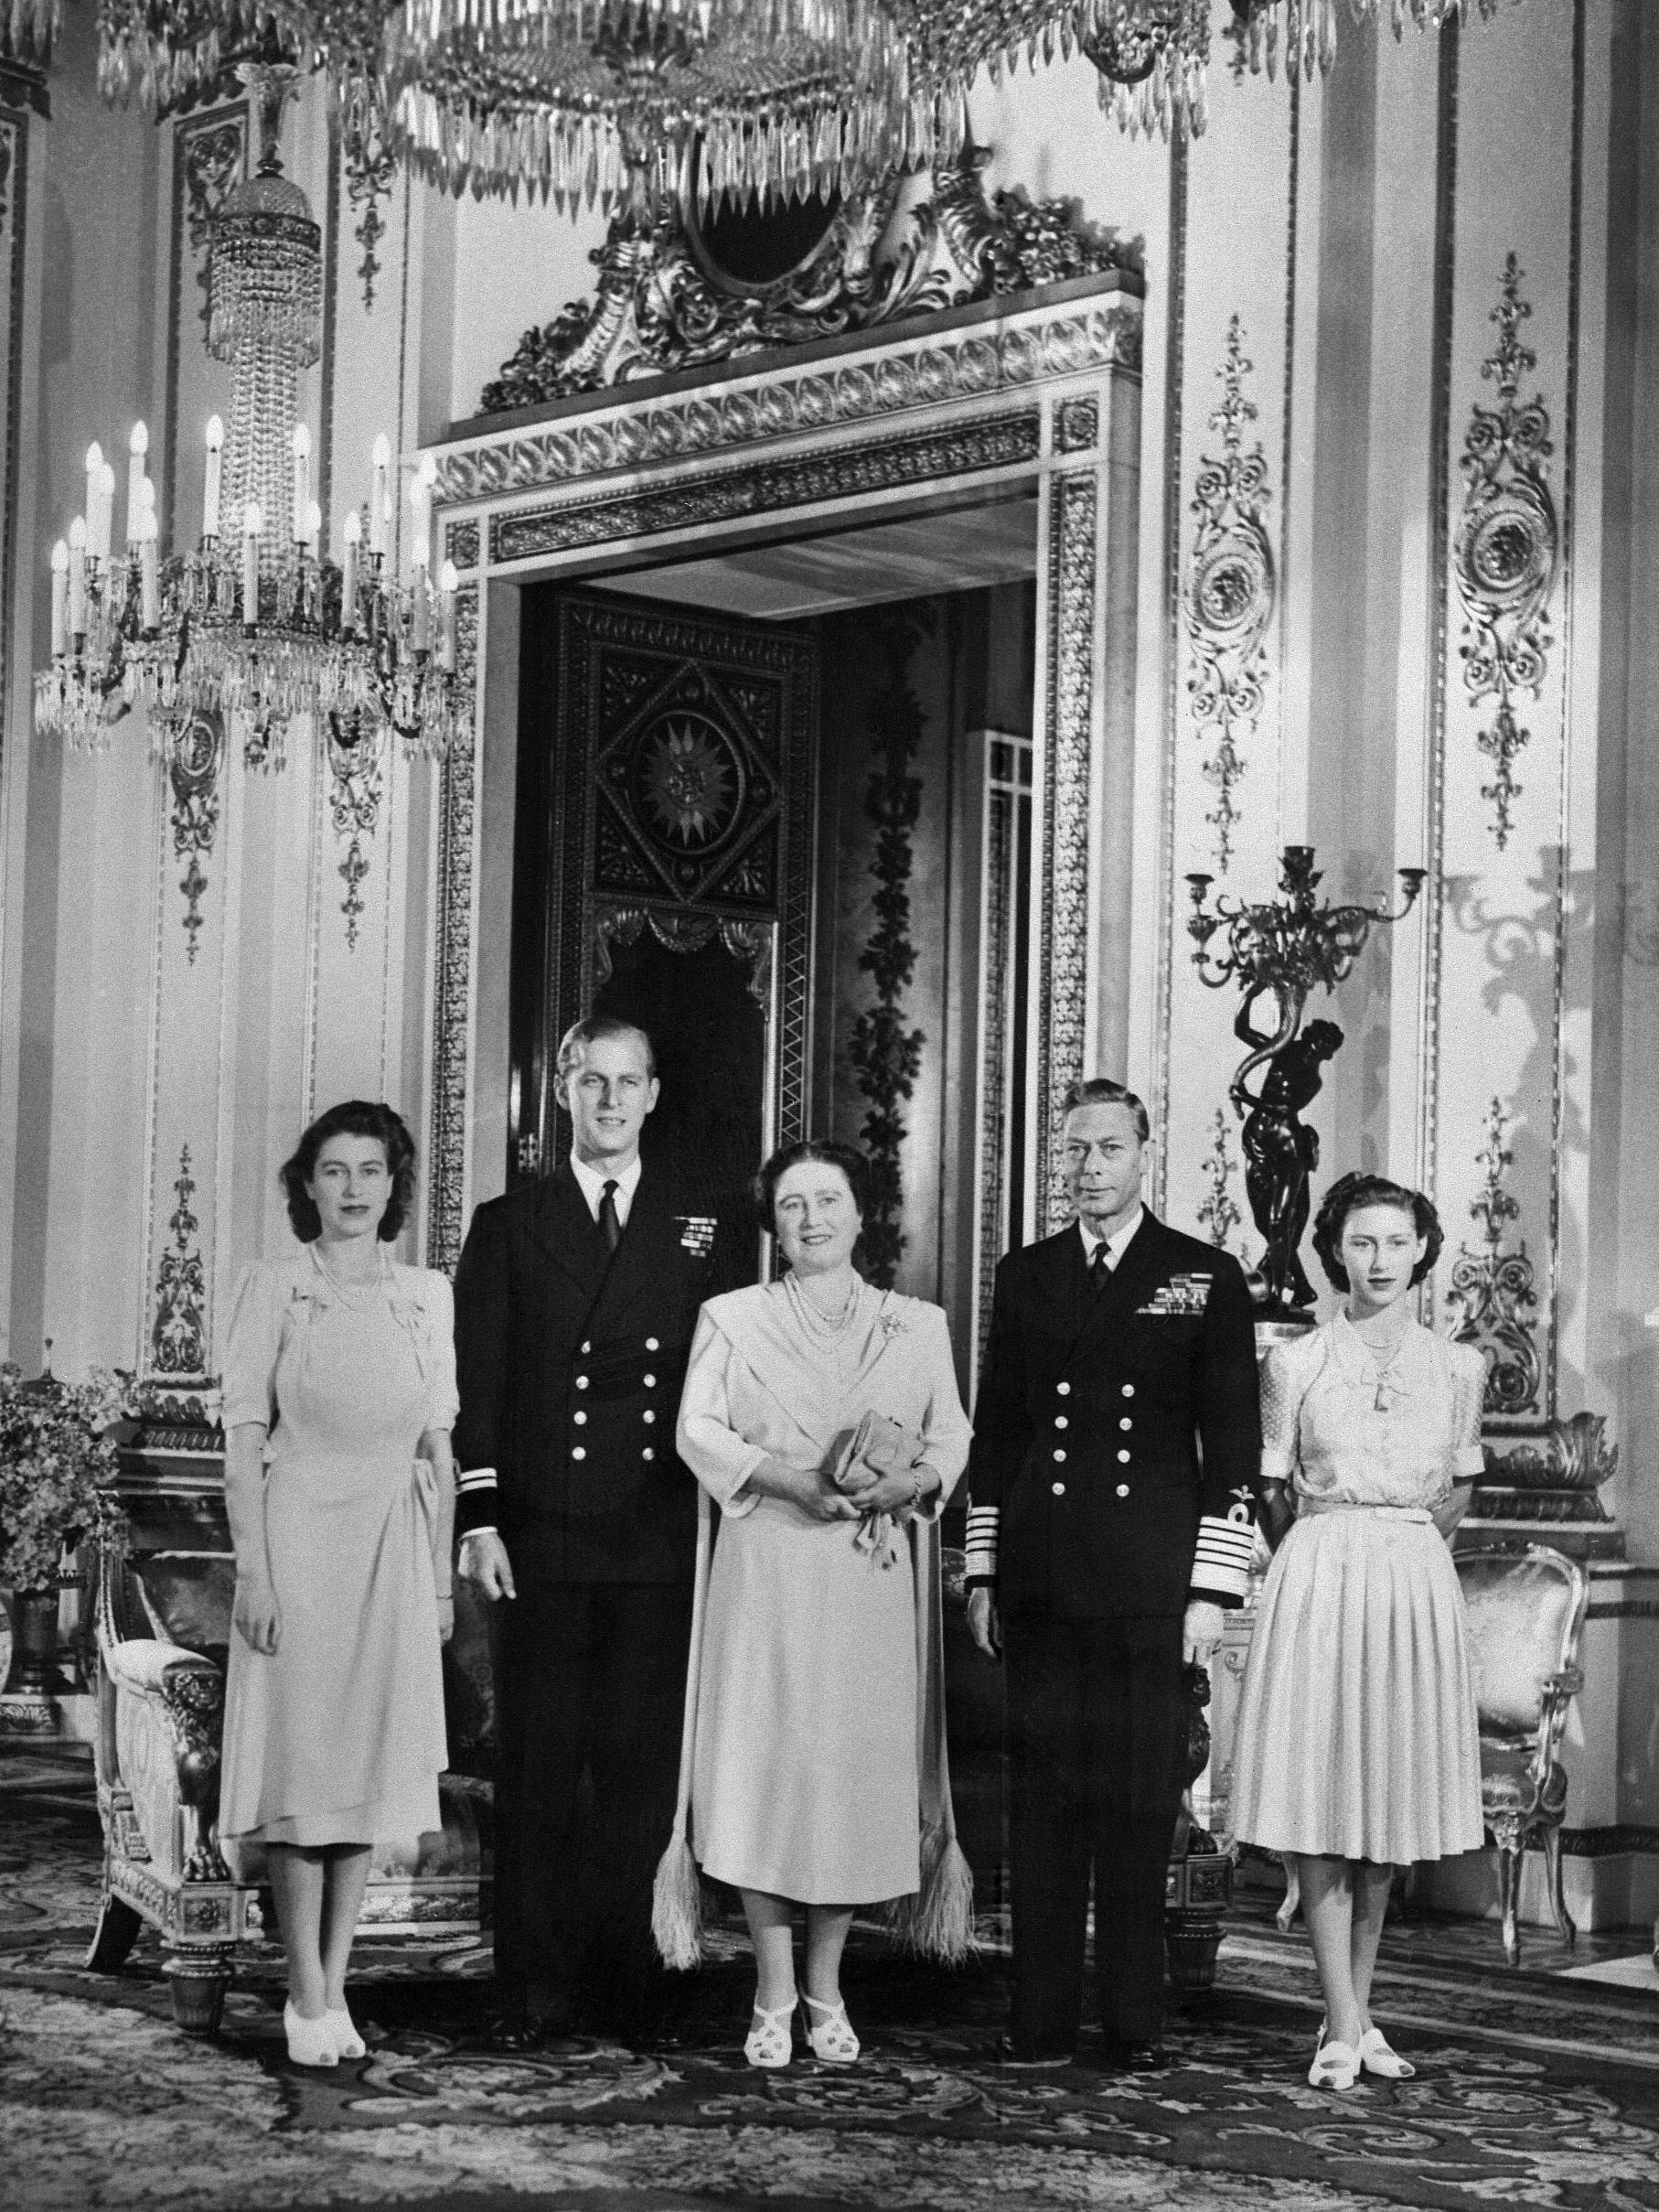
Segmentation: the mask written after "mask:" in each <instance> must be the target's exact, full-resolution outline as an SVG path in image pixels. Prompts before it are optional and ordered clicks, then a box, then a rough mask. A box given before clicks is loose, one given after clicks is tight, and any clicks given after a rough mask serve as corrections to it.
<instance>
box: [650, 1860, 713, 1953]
mask: <svg viewBox="0 0 1659 2212" xmlns="http://www.w3.org/2000/svg"><path fill="white" fill-rule="evenodd" d="M651 1936H652V1938H653V1940H654V1941H655V1943H656V1945H657V1949H658V1956H659V1957H660V1958H661V1960H662V1962H663V1964H664V1966H666V1967H669V1968H671V1969H672V1970H673V1971H674V1972H675V1973H678V1974H688V1973H690V1970H691V1969H692V1968H693V1967H694V1966H698V1965H701V1962H702V1876H701V1874H699V1873H698V1871H697V1862H696V1860H695V1859H694V1858H693V1857H692V1856H691V1846H690V1843H689V1842H687V1841H686V1837H685V1834H684V1831H682V1830H680V1829H676V1830H675V1831H674V1833H673V1835H672V1836H670V1837H669V1848H668V1849H667V1851H665V1852H663V1854H662V1857H661V1858H660V1859H659V1860H658V1863H657V1878H656V1880H655V1881H654V1882H653V1883H652V1884H651Z"/></svg>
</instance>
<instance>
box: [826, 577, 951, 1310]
mask: <svg viewBox="0 0 1659 2212" xmlns="http://www.w3.org/2000/svg"><path fill="white" fill-rule="evenodd" d="M932 627H933V620H932V609H931V607H926V605H925V604H924V605H922V606H919V607H915V608H906V609H904V610H903V611H900V610H898V609H890V608H883V609H881V610H879V612H878V614H877V616H876V618H875V629H876V639H877V641H878V643H879V647H880V650H881V652H882V654H883V658H884V660H885V662H886V667H885V671H884V680H883V683H882V685H881V688H880V689H879V690H878V691H877V693H876V694H875V697H874V698H873V700H872V702H871V710H870V749H871V751H872V753H873V754H874V756H875V760H876V766H875V768H873V770H872V773H871V777H870V780H869V783H868V784H867V785H866V786H865V790H864V814H865V818H866V820H867V821H870V822H871V823H872V824H873V826H874V829H875V852H874V855H873V857H872V860H871V862H870V866H869V874H870V875H872V876H873V877H874V878H875V883H876V892H875V897H874V901H873V904H874V907H875V927H874V928H873V929H872V931H871V932H870V940H869V942H868V943H867V944H866V945H865V947H864V949H863V950H862V952H861V953H860V954H859V963H858V964H859V967H860V969H861V970H862V972H863V973H864V974H866V975H868V976H869V977H870V979H871V981H872V983H874V985H875V1004H874V1005H873V1006H867V1007H865V1008H864V1009H863V1011H862V1013H861V1014H860V1015H859V1016H858V1019H857V1020H856V1021H855V1022H854V1023H853V1025H852V1029H851V1034H850V1036H848V1039H847V1057H848V1058H849V1059H850V1060H851V1063H852V1068H853V1071H854V1073H855V1075H856V1077H857V1079H858V1088H859V1090H860V1093H861V1094H862V1097H863V1098H864V1099H865V1100H866V1101H867V1102H868V1106H869V1111H868V1112H866V1114H865V1116H864V1119H863V1122H862V1125H861V1127H860V1130H859V1137H860V1141H861V1143H862V1145H863V1148H864V1152H865V1154H866V1156H867V1157H868V1159H869V1162H870V1203H869V1205H868V1207H867V1208H866V1209H865V1213H864V1229H863V1248H864V1272H865V1273H866V1274H867V1275H868V1276H869V1278H870V1280H871V1282H872V1283H875V1284H877V1285H878V1286H879V1287H880V1288H881V1289H883V1290H890V1289H891V1288H892V1287H893V1283H894V1276H895V1275H896V1273H897V1272H898V1265H899V1262H900V1261H901V1260H902V1259H903V1258H904V1241H905V1240H904V1229H902V1228H901V1227H900V1225H899V1216H900V1211H901V1208H902V1205H903V1200H904V1171H903V1148H904V1134H905V1123H904V1101H906V1100H907V1099H908V1098H910V1097H911V1095H912V1094H913V1092H914V1091H915V1079H916V1077H917V1076H918V1075H919V1074H920V1073H921V1068H922V1047H923V1044H924V1043H925V1041H926V1039H925V1038H924V1036H923V1033H922V1031H921V1030H919V1029H910V1028H907V1027H906V1026H905V1023H904V993H905V992H906V991H907V990H908V989H909V987H910V982H911V978H912V976H913V975H914V974H915V955H916V949H915V942H914V940H912V938H911V935H910V923H911V917H910V875H911V868H912V865H913V864H914V859H915V851H914V840H915V825H916V821H917V820H918V818H919V817H920V814H921V811H922V779H921V778H920V777H919V776H915V775H913V774H912V772H911V763H912V761H913V760H914V759H915V751H916V746H917V745H918V743H919V742H920V739H921V735H922V727H923V724H924V722H925V721H926V716H925V715H924V714H923V711H922V706H921V702H920V701H919V700H918V699H917V697H916V695H915V692H914V691H913V690H912V689H911V683H910V663H911V661H912V660H914V659H915V649H916V647H917V646H918V645H919V644H920V643H921V641H922V639H923V638H924V637H925V636H926V635H928V634H929V632H930V631H931V629H932Z"/></svg>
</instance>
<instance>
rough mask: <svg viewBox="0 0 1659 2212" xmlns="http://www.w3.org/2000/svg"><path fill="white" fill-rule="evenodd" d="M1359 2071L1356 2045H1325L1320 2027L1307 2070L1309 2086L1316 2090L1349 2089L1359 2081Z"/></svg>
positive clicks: (1323, 2034)
mask: <svg viewBox="0 0 1659 2212" xmlns="http://www.w3.org/2000/svg"><path fill="white" fill-rule="evenodd" d="M1359 2071H1360V2056H1359V2046H1358V2045H1357V2044H1353V2043H1327V2042H1326V2041H1325V2031H1324V2029H1323V2028H1321V2029H1320V2031H1319V2046H1318V2048H1317V2049H1316V2050H1315V2051H1314V2054H1313V2064H1312V2065H1311V2067H1309V2068H1308V2080H1309V2082H1310V2084H1311V2086H1312V2087H1313V2088H1314V2089H1352V2088H1353V2087H1354V2083H1355V2082H1356V2081H1357V2080H1358V2079H1359Z"/></svg>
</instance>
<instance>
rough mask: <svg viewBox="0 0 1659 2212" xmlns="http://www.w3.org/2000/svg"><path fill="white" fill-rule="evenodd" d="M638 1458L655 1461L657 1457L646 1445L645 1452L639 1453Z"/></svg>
mask: <svg viewBox="0 0 1659 2212" xmlns="http://www.w3.org/2000/svg"><path fill="white" fill-rule="evenodd" d="M639 1456H640V1458H641V1459H655V1458H656V1456H657V1455H656V1453H655V1452H653V1451H652V1449H651V1447H650V1445H649V1444H647V1446H646V1447H645V1450H644V1451H643V1452H641V1453H640V1455H639Z"/></svg>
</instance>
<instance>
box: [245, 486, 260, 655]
mask: <svg viewBox="0 0 1659 2212" xmlns="http://www.w3.org/2000/svg"><path fill="white" fill-rule="evenodd" d="M262 527H263V517H262V515H261V513H260V511H259V501H258V500H257V499H250V500H249V501H248V504H247V506H246V507H244V508H243V510H242V627H243V628H245V629H252V628H254V627H255V625H256V624H257V623H258V621H259V533H260V531H261V529H262Z"/></svg>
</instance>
